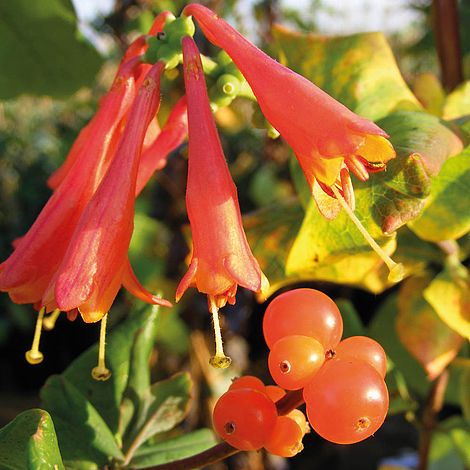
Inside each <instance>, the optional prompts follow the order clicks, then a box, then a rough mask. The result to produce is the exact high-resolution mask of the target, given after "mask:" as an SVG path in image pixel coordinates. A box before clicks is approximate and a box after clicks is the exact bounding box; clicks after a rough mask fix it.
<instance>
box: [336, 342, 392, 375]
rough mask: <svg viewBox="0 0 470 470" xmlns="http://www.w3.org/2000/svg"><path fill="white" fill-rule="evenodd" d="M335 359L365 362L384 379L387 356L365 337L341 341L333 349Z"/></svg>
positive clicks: (380, 348)
mask: <svg viewBox="0 0 470 470" xmlns="http://www.w3.org/2000/svg"><path fill="white" fill-rule="evenodd" d="M335 358H337V359H356V360H361V361H366V362H367V363H369V364H370V365H371V366H372V367H374V368H375V369H376V370H377V372H378V373H379V374H380V375H381V376H382V378H384V377H385V374H386V373H387V356H386V354H385V351H384V350H383V348H382V346H380V344H379V343H377V341H374V340H373V339H372V338H368V337H367V336H351V337H350V338H346V339H344V340H343V341H341V342H340V343H339V344H338V346H337V347H336V349H335Z"/></svg>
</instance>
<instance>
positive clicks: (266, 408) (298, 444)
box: [213, 375, 310, 457]
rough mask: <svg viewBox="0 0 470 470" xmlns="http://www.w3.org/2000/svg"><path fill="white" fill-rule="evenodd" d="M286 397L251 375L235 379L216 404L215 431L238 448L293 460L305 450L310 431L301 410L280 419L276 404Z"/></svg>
mask: <svg viewBox="0 0 470 470" xmlns="http://www.w3.org/2000/svg"><path fill="white" fill-rule="evenodd" d="M285 394H286V392H285V391H284V390H283V389H282V388H280V387H277V386H275V385H268V386H265V385H264V384H263V382H262V381H261V380H260V379H258V378H257V377H253V376H251V375H246V376H243V377H240V378H238V379H236V380H234V382H233V383H232V385H231V386H230V388H229V389H228V391H227V392H226V393H224V394H223V395H222V396H221V397H220V398H219V400H218V401H217V404H216V405H215V408H214V414H213V421H214V427H215V430H216V431H217V433H218V434H219V436H220V437H221V438H222V439H224V440H225V441H227V442H228V443H229V444H230V445H232V446H233V447H236V448H237V449H240V450H259V449H261V448H262V447H264V448H265V449H266V450H267V451H268V452H270V453H271V454H275V455H279V456H281V457H293V456H294V455H296V454H297V453H298V452H300V451H301V450H302V449H303V445H302V439H303V437H304V435H305V434H306V433H307V432H309V430H310V428H309V426H308V423H307V419H306V418H305V415H304V414H303V413H302V412H301V411H300V410H292V411H290V412H289V413H288V414H287V415H285V416H279V414H278V410H277V408H276V405H275V403H276V402H277V401H279V400H280V399H281V398H282V397H283V396H284V395H285Z"/></svg>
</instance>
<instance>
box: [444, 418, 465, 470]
mask: <svg viewBox="0 0 470 470" xmlns="http://www.w3.org/2000/svg"><path fill="white" fill-rule="evenodd" d="M439 430H440V431H442V432H444V433H446V434H447V435H448V436H449V437H450V438H451V440H452V443H453V444H454V446H455V449H456V450H457V452H458V453H459V454H460V456H461V458H462V459H463V461H464V462H465V466H466V467H468V466H469V465H470V446H469V443H470V423H468V422H467V421H466V420H465V419H464V418H462V417H460V416H452V417H450V418H448V419H446V420H445V421H443V422H442V423H440V425H439Z"/></svg>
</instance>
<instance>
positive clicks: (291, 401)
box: [144, 390, 304, 470]
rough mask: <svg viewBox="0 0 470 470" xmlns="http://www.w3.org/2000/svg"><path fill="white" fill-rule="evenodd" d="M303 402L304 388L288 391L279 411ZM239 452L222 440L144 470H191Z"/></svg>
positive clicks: (284, 411)
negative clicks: (211, 445)
mask: <svg viewBox="0 0 470 470" xmlns="http://www.w3.org/2000/svg"><path fill="white" fill-rule="evenodd" d="M303 402H304V400H303V396H302V390H295V391H293V392H288V393H286V395H284V396H283V397H282V398H281V399H280V400H279V401H277V402H276V407H277V411H278V413H279V414H280V415H285V414H287V413H289V411H292V410H293V409H295V408H297V407H298V406H300V405H301V404H302V403H303ZM238 452H240V450H238V449H235V447H232V446H231V445H229V444H227V443H226V442H221V443H220V444H217V445H215V446H214V447H211V448H210V449H207V450H205V451H204V452H200V453H199V454H196V455H192V456H191V457H187V458H185V459H181V460H175V461H173V462H168V463H165V464H162V465H156V466H154V467H147V468H146V469H144V470H189V469H191V468H201V467H205V466H206V465H210V464H213V463H215V462H218V461H219V460H224V459H226V458H227V457H230V456H231V455H234V454H237V453H238Z"/></svg>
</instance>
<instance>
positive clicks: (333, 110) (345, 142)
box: [183, 4, 395, 215]
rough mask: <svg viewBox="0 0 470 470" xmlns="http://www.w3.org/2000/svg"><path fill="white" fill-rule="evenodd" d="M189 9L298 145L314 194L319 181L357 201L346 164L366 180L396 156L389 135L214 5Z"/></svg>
mask: <svg viewBox="0 0 470 470" xmlns="http://www.w3.org/2000/svg"><path fill="white" fill-rule="evenodd" d="M183 14H185V15H188V16H189V15H192V16H194V18H195V19H196V20H197V22H198V24H199V26H200V27H201V29H202V31H203V32H204V34H205V35H206V37H207V38H208V39H209V41H211V42H212V43H214V44H215V45H216V46H219V47H221V48H222V49H224V50H225V51H226V52H227V54H228V55H229V56H230V57H231V58H232V60H233V61H234V62H235V64H236V65H237V66H238V68H239V69H240V71H241V72H242V74H243V75H244V76H245V78H246V80H247V81H248V83H249V84H250V86H251V88H252V90H253V93H254V94H255V96H256V98H257V100H258V103H259V105H260V108H261V110H262V111H263V113H264V115H265V116H266V118H267V120H268V121H269V122H270V123H271V125H272V126H273V127H274V128H275V129H276V130H277V131H278V132H279V133H280V134H281V135H282V136H283V137H284V138H285V139H286V141H287V142H288V143H289V145H290V146H291V147H292V149H293V150H294V153H295V155H296V156H297V159H298V160H299V163H300V165H301V166H302V169H303V171H304V174H305V177H306V178H307V181H308V183H309V185H310V187H311V190H312V193H313V194H314V196H316V195H317V194H318V192H317V191H316V189H317V188H316V187H315V186H316V182H318V184H319V186H320V187H321V188H322V189H324V190H325V191H326V193H327V194H329V195H331V196H334V194H333V193H334V192H335V191H334V189H339V190H340V192H341V194H342V195H343V197H345V199H346V200H347V201H348V202H349V204H350V205H351V206H353V205H354V203H353V200H351V199H350V198H351V197H352V192H351V190H350V187H349V177H348V174H347V173H348V172H347V170H346V168H347V169H349V170H351V171H352V172H353V173H354V174H355V175H356V176H357V177H358V178H359V179H361V180H367V178H368V175H369V172H374V171H380V170H382V169H384V168H385V164H386V162H387V161H388V160H390V159H392V158H394V157H395V151H394V149H393V147H392V145H391V144H390V142H389V141H388V140H387V137H388V136H387V134H386V133H385V132H384V131H383V130H382V129H380V128H379V127H378V126H376V125H375V124H374V123H373V122H371V121H369V120H367V119H364V118H361V117H360V116H358V115H356V114H354V113H353V112H352V111H350V110H349V109H348V108H346V107H345V106H343V105H342V104H341V103H339V102H338V101H336V100H335V99H333V98H332V97H331V96H329V95H328V94H327V93H325V92H324V91H322V90H321V89H320V88H318V87H317V86H315V85H314V84H313V83H311V82H310V81H309V80H307V79H306V78H304V77H302V76H301V75H298V74H297V73H295V72H293V71H292V70H290V69H288V68H287V67H285V66H283V65H281V64H279V63H278V62H276V61H275V60H274V59H272V58H271V57H269V56H268V55H266V54H265V53H264V52H262V51H261V50H260V49H258V48H257V47H256V46H254V45H253V44H252V43H251V42H249V41H248V40H247V39H245V38H244V37H243V36H242V35H241V34H239V33H238V32H237V31H236V30H235V29H234V28H232V27H231V26H230V25H229V24H228V23H227V22H225V21H224V20H223V19H221V18H219V17H218V16H217V15H216V14H215V13H213V12H212V11H211V10H209V9H207V8H205V7H203V6H202V5H197V4H191V5H188V6H187V7H186V8H185V9H184V11H183ZM341 169H344V171H343V174H342V176H341V175H340V173H341ZM344 186H347V187H344ZM331 187H334V189H330V188H331ZM316 199H317V198H316ZM319 206H320V207H319V208H320V210H321V209H322V208H323V205H322V204H319ZM323 212H324V211H323ZM325 215H328V213H327V214H325Z"/></svg>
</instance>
